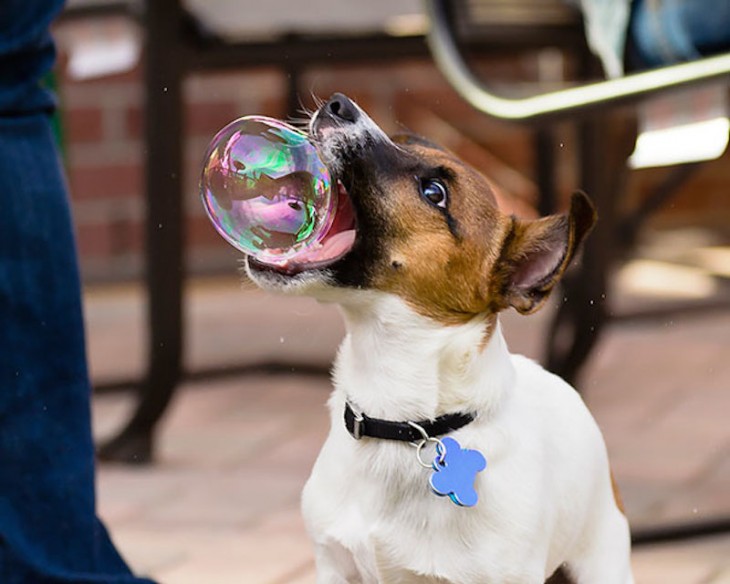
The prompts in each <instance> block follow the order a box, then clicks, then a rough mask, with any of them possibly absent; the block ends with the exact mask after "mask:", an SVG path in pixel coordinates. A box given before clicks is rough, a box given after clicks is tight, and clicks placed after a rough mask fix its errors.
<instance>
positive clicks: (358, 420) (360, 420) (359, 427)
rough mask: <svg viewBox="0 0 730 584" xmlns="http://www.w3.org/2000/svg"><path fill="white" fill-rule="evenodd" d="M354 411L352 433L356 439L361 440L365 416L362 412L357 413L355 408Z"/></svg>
mask: <svg viewBox="0 0 730 584" xmlns="http://www.w3.org/2000/svg"><path fill="white" fill-rule="evenodd" d="M348 405H349V404H348ZM352 413H353V414H354V416H353V422H352V432H351V434H352V437H353V438H354V439H355V440H360V439H361V438H362V437H363V429H364V426H365V418H364V416H363V415H362V414H359V413H357V412H356V411H355V410H353V411H352Z"/></svg>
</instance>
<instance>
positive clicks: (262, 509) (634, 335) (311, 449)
mask: <svg viewBox="0 0 730 584" xmlns="http://www.w3.org/2000/svg"><path fill="white" fill-rule="evenodd" d="M140 300H141V299H140V295H139V291H138V290H137V289H135V288H118V287H117V288H113V289H104V290H99V289H96V290H93V291H90V292H89V294H88V295H87V318H88V326H89V330H90V338H91V343H90V354H91V362H92V370H93V374H94V377H95V379H109V378H114V377H118V376H128V375H130V374H135V373H137V372H138V371H140V370H141V368H142V358H143V351H144V348H143V346H142V345H143V338H142V333H141V330H142V328H141V318H142V310H141V306H142V305H141V301H140ZM188 316H189V321H190V323H191V335H190V339H189V350H188V354H189V357H188V362H189V366H190V367H192V368H199V367H202V366H210V365H212V364H225V363H228V364H230V363H233V362H238V363H245V362H251V361H255V360H257V359H260V358H265V357H270V356H276V355H282V354H283V355H288V356H289V357H290V358H292V359H294V360H298V361H299V362H308V363H322V364H326V363H328V362H329V360H330V359H331V357H332V353H333V351H334V348H335V347H336V345H337V342H338V340H339V337H340V335H341V325H340V322H339V319H338V316H337V314H336V311H335V310H334V309H333V308H332V307H327V306H321V305H318V304H316V303H314V302H313V301H309V300H307V299H295V300H292V299H287V300H282V299H277V298H274V297H270V296H266V295H263V294H262V293H259V292H256V291H242V290H240V286H239V285H238V284H237V283H236V282H235V281H233V280H219V281H208V282H205V283H196V284H194V285H193V286H191V293H190V308H189V315H188ZM546 317H547V313H545V314H542V315H538V316H535V317H529V318H525V317H519V316H515V315H508V316H507V318H505V322H506V334H507V336H508V340H509V342H510V344H511V345H512V347H513V349H514V350H517V351H520V352H524V353H526V354H528V355H536V354H537V353H538V348H539V346H540V340H541V331H542V329H543V328H544V325H545V322H546ZM130 340H132V341H133V342H132V343H130ZM135 340H138V341H139V342H134V341H135ZM729 347H730V311H724V312H721V311H718V312H714V313H711V314H708V315H705V316H694V317H691V318H683V319H681V320H675V321H666V322H664V323H660V324H659V325H657V324H656V323H654V324H621V325H615V326H613V327H611V329H610V331H609V332H608V334H607V336H606V338H605V340H604V342H603V343H602V344H601V345H600V347H599V350H598V351H597V353H596V355H595V358H594V359H593V361H592V362H591V365H590V367H589V369H588V371H587V372H586V375H585V377H584V381H583V386H584V388H585V391H586V399H587V401H588V403H589V405H590V407H591V409H592V410H593V412H594V414H595V416H596V417H597V418H598V420H599V423H600V424H601V426H602V428H603V430H604V433H605V436H606V440H607V442H608V446H609V450H610V452H611V456H612V460H613V465H614V469H615V473H616V475H617V479H618V482H619V483H620V485H621V487H622V489H623V492H624V496H625V499H626V504H627V508H628V513H629V516H630V519H631V521H632V523H633V525H634V526H635V527H641V526H646V525H653V524H655V523H657V522H661V521H668V520H672V521H675V520H676V521H680V520H682V521H683V520H695V519H703V518H707V517H711V516H713V515H715V514H718V513H722V512H724V513H725V514H728V513H730V457H729V456H728V455H729V454H730V424H728V423H727V414H728V412H730V391H728V387H727V386H728V380H730V359H728V358H727V356H728V355H729V354H730V353H728V348H729ZM328 387H329V386H328V382H327V381H326V380H325V379H318V378H312V377H309V378H307V377H302V376H296V375H291V376H278V377H272V376H256V377H241V378H235V379H229V380H224V381H221V380H218V381H214V382H213V381H211V382H201V383H196V384H186V385H185V386H184V388H183V390H182V392H181V394H180V395H179V397H178V399H177V401H176V403H175V404H174V407H173V408H172V411H171V412H170V415H169V416H168V417H167V419H166V420H165V423H164V426H163V428H162V432H161V435H160V442H159V452H158V460H159V462H158V464H157V465H155V466H154V467H151V468H127V467H117V466H113V465H105V466H102V467H101V469H100V473H99V499H100V512H101V514H102V516H103V517H104V518H105V519H106V521H107V522H108V524H109V526H110V528H111V530H112V532H113V534H114V537H115V538H116V540H117V541H118V543H119V545H120V547H121V548H122V550H123V551H124V553H125V554H126V556H127V557H128V558H129V560H130V561H131V563H132V564H133V565H134V566H135V568H136V569H137V570H139V571H141V572H143V573H147V574H152V575H154V576H155V577H157V578H159V579H160V580H161V581H162V582H165V583H169V584H187V583H190V584H193V583H195V584H201V583H202V584H228V583H234V582H235V583H246V584H259V583H260V584H284V583H290V584H305V583H308V584H309V583H313V582H314V568H313V562H312V552H311V548H310V546H309V543H308V541H307V538H306V536H305V534H304V530H303V526H302V522H301V519H300V517H299V512H298V498H299V492H300V489H301V487H302V484H303V482H304V480H305V478H306V476H307V474H308V472H309V468H310V466H311V464H312V461H313V460H314V457H315V455H316V452H317V450H318V447H319V445H320V444H321V442H322V440H323V438H324V436H325V433H326V430H327V429H326V422H325V412H324V402H325V399H326V397H327V393H328ZM129 408H130V402H129V399H128V398H127V397H126V396H124V395H111V396H104V397H98V398H97V399H96V401H95V405H94V419H95V431H96V434H97V436H106V435H109V434H110V433H111V432H112V431H113V429H114V428H115V427H117V426H118V424H119V423H120V421H121V420H122V419H123V418H124V416H125V414H126V413H127V412H128V411H129ZM729 552H730V536H725V537H716V538H711V539H705V540H696V541H694V542H691V543H681V544H676V545H671V546H669V545H663V546H656V547H653V548H648V547H643V548H641V549H638V550H636V551H635V553H634V565H635V571H636V577H637V581H638V582H639V583H645V584H653V583H655V584H674V583H676V584H721V583H722V584H728V583H730V553H729Z"/></svg>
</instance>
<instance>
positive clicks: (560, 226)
mask: <svg viewBox="0 0 730 584" xmlns="http://www.w3.org/2000/svg"><path fill="white" fill-rule="evenodd" d="M595 221H596V210H595V207H594V206H593V203H591V201H590V199H589V198H588V197H587V196H586V195H585V194H584V193H582V192H576V193H574V194H573V196H572V198H571V201H570V211H569V212H568V213H567V214H565V215H551V216H549V217H545V218H543V219H537V220H535V221H524V222H523V221H519V220H516V219H513V221H512V226H511V231H510V233H509V234H508V236H507V238H506V239H505V242H504V247H503V249H502V251H501V257H500V261H499V264H498V265H497V270H498V273H499V275H500V277H499V278H497V281H498V282H499V286H500V290H497V291H496V292H497V298H499V300H498V302H499V303H500V304H501V306H500V308H506V307H507V306H513V307H514V308H515V309H516V310H517V311H519V312H521V313H522V314H531V313H533V312H535V311H536V310H537V309H538V308H540V307H541V306H542V305H543V304H544V302H545V301H546V300H547V297H548V295H549V294H550V291H551V290H552V289H553V286H555V284H556V283H557V282H558V280H559V279H560V277H561V276H562V275H563V272H565V270H566V268H567V267H568V264H569V263H570V261H571V260H572V259H573V256H574V255H575V252H576V250H577V249H578V246H579V245H580V243H581V241H583V239H584V238H585V236H586V235H587V234H588V232H589V231H590V230H591V228H592V227H593V224H594V223H595Z"/></svg>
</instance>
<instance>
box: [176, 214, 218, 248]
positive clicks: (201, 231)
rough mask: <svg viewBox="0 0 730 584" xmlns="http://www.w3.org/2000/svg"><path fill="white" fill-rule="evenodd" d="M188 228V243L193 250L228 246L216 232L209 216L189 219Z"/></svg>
mask: <svg viewBox="0 0 730 584" xmlns="http://www.w3.org/2000/svg"><path fill="white" fill-rule="evenodd" d="M186 227H187V230H186V241H187V245H188V246H190V247H191V248H192V247H199V246H205V247H211V246H219V247H220V248H225V247H226V246H227V245H228V243H226V241H225V240H224V239H223V238H222V237H221V236H220V235H219V234H218V232H217V231H216V230H215V228H214V227H213V224H212V223H211V222H210V219H208V216H207V215H198V216H194V217H189V218H188V220H187V224H186Z"/></svg>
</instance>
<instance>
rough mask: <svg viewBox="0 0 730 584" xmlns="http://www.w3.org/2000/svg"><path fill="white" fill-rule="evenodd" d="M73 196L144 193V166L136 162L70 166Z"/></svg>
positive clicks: (121, 195) (136, 194) (118, 195)
mask: <svg viewBox="0 0 730 584" xmlns="http://www.w3.org/2000/svg"><path fill="white" fill-rule="evenodd" d="M69 182H70V185H71V197H72V198H73V199H84V198H88V197H127V196H141V195H143V188H142V168H141V166H139V165H136V164H109V165H102V166H74V165H73V164H71V166H70V168H69Z"/></svg>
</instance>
